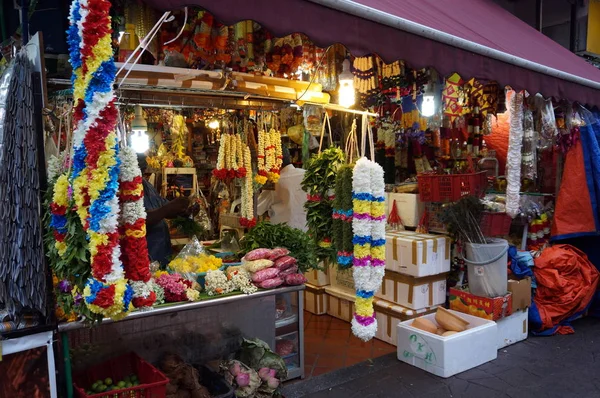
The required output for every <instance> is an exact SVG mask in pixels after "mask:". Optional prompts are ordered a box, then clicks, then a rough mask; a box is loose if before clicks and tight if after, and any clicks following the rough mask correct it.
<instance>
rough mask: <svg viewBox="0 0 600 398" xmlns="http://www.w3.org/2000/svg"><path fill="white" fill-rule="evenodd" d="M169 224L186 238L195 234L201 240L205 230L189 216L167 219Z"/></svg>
mask: <svg viewBox="0 0 600 398" xmlns="http://www.w3.org/2000/svg"><path fill="white" fill-rule="evenodd" d="M169 224H170V225H171V227H173V228H175V229H177V231H178V232H179V233H181V234H182V235H185V236H187V237H188V238H191V237H193V236H195V237H196V238H198V240H203V239H204V238H205V236H206V230H205V229H204V228H203V227H202V225H200V224H199V223H198V222H196V221H195V220H192V219H191V218H189V217H177V218H175V219H173V220H171V221H169Z"/></svg>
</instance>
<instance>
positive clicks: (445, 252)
mask: <svg viewBox="0 0 600 398" xmlns="http://www.w3.org/2000/svg"><path fill="white" fill-rule="evenodd" d="M385 257H386V265H385V268H386V269H388V270H390V271H394V272H399V273H401V274H405V275H411V276H415V277H423V276H429V275H437V274H441V273H444V272H449V271H450V257H451V253H450V238H449V237H447V236H445V235H429V234H418V233H416V232H412V231H392V230H388V231H387V232H386V243H385Z"/></svg>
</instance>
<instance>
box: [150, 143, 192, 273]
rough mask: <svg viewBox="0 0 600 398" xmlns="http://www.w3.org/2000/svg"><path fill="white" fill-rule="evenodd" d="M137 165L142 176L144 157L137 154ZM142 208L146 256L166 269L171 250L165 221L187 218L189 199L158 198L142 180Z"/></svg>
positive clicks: (169, 236)
mask: <svg viewBox="0 0 600 398" xmlns="http://www.w3.org/2000/svg"><path fill="white" fill-rule="evenodd" d="M138 163H139V165H140V169H141V170H142V174H144V171H145V170H146V167H147V166H148V164H147V163H146V155H144V154H138ZM142 183H143V186H144V207H145V208H146V213H147V216H146V241H147V243H148V254H149V255H150V261H158V262H159V263H160V265H161V266H162V267H166V266H167V264H168V263H169V260H170V259H171V255H172V253H173V251H172V249H171V235H170V234H169V226H168V225H167V223H166V221H165V220H166V219H172V218H176V217H179V216H187V212H188V208H189V205H190V199H189V198H188V197H185V196H180V197H178V198H175V199H174V200H172V201H170V202H169V201H168V200H167V199H165V198H163V197H162V196H160V194H159V193H158V192H157V191H156V188H154V186H153V185H152V184H151V183H150V182H148V180H146V178H145V176H144V178H143V181H142Z"/></svg>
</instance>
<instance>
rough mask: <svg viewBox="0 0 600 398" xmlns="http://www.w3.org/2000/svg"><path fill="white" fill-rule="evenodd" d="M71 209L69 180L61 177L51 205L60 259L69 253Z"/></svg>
mask: <svg viewBox="0 0 600 398" xmlns="http://www.w3.org/2000/svg"><path fill="white" fill-rule="evenodd" d="M68 207H69V178H68V177H67V175H66V174H63V175H61V176H60V177H58V179H57V180H56V183H55V184H54V193H53V195H52V203H51V204H50V214H51V220H50V227H51V228H52V229H53V231H52V232H53V234H54V239H55V243H54V247H55V248H56V250H57V252H58V255H59V256H60V257H62V256H64V254H65V252H66V251H67V243H66V242H65V238H66V237H67V209H68Z"/></svg>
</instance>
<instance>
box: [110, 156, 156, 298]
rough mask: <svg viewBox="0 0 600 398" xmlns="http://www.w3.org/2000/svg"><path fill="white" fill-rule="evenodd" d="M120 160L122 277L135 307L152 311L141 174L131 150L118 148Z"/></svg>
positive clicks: (152, 293) (153, 295)
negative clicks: (125, 280)
mask: <svg viewBox="0 0 600 398" xmlns="http://www.w3.org/2000/svg"><path fill="white" fill-rule="evenodd" d="M120 158H121V168H120V175H119V199H120V201H121V209H122V211H121V217H120V220H119V233H120V236H121V240H120V244H121V261H122V262H123V268H124V269H125V276H126V277H127V279H129V283H130V285H131V287H132V288H133V305H134V307H136V308H140V307H151V306H152V304H154V302H155V301H156V294H155V293H154V292H153V291H152V289H151V287H150V286H149V285H148V282H149V281H150V278H151V277H152V275H151V273H150V260H149V257H148V246H147V243H146V209H145V208H144V187H143V184H142V172H141V170H140V167H139V165H138V162H137V155H136V153H135V151H134V150H133V149H132V148H130V147H124V148H121V153H120Z"/></svg>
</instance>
